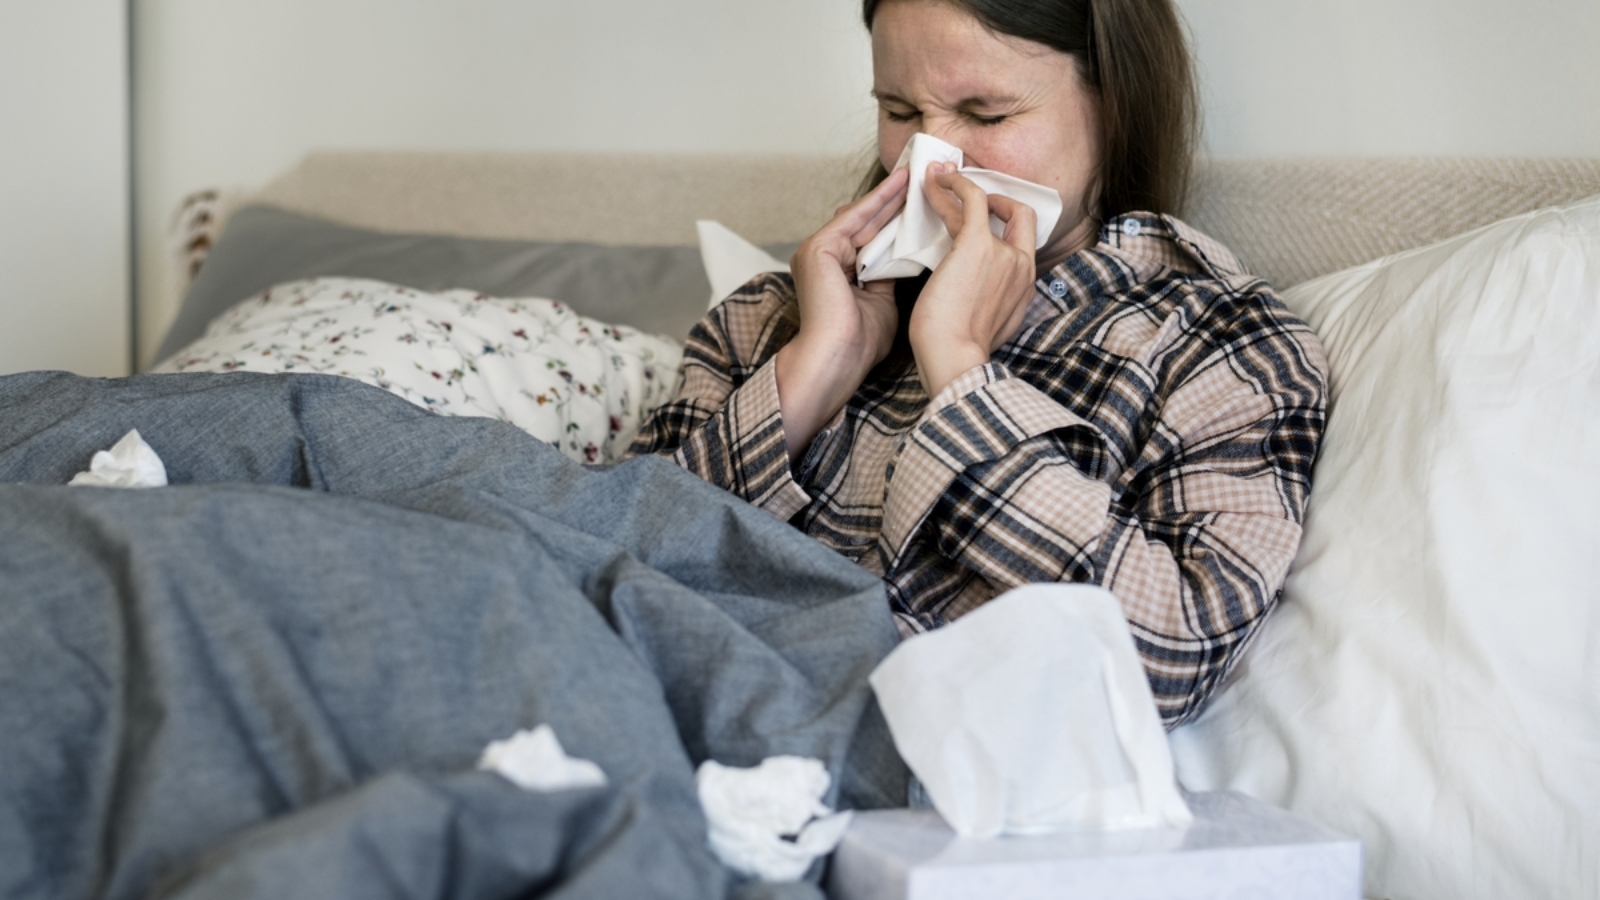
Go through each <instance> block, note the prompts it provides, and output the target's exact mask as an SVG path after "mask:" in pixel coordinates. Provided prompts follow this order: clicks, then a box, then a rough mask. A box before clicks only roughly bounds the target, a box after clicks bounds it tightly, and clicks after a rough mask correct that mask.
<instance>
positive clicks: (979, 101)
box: [869, 89, 1021, 112]
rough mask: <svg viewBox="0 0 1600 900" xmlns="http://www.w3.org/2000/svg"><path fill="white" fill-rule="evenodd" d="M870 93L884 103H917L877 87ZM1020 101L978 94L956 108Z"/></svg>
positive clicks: (963, 109) (968, 109) (990, 106)
mask: <svg viewBox="0 0 1600 900" xmlns="http://www.w3.org/2000/svg"><path fill="white" fill-rule="evenodd" d="M869 93H870V94H871V95H872V98H873V99H874V100H877V101H878V102H880V103H883V102H889V103H899V104H901V105H902V106H914V105H915V104H913V103H911V102H910V101H909V100H906V99H905V98H904V97H901V96H900V95H898V94H891V93H888V92H880V91H878V90H876V89H873V90H872V91H869ZM1019 102H1021V101H1020V100H1018V99H1017V98H1016V97H1006V96H987V95H984V94H977V95H975V96H972V97H965V98H963V99H962V100H960V101H959V102H957V103H956V105H955V108H956V110H958V111H960V112H971V111H973V110H993V109H1003V108H1005V107H1009V106H1015V105H1017V104H1018V103H1019Z"/></svg>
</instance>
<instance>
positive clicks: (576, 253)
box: [156, 206, 792, 359]
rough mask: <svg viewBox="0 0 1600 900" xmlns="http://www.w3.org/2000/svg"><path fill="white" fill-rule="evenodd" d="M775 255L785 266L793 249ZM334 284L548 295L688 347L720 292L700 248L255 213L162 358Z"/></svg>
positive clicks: (207, 276) (214, 266) (198, 284)
mask: <svg viewBox="0 0 1600 900" xmlns="http://www.w3.org/2000/svg"><path fill="white" fill-rule="evenodd" d="M775 249H777V250H778V252H779V253H780V254H782V255H783V256H784V257H785V258H786V256H787V251H788V250H792V246H791V247H790V248H775ZM332 275H339V276H346V277H351V278H373V279H377V280H380V281H387V282H391V283H394V284H400V285H405V286H406V287H412V288H417V289H418V290H427V291H438V290H448V289H451V288H466V289H468V290H474V291H480V292H482V293H485V294H490V295H493V296H497V297H548V298H550V299H553V300H560V301H562V302H564V303H567V304H569V305H570V306H572V308H573V309H574V310H576V311H577V312H578V313H580V314H581V315H585V316H590V317H592V318H596V319H600V320H602V321H605V322H612V323H616V324H622V325H631V326H633V327H635V328H639V329H641V330H644V331H650V332H655V333H658V334H665V335H669V336H671V337H674V338H677V339H679V340H681V339H683V337H684V336H685V335H687V334H688V333H689V329H690V327H691V326H693V325H694V323H695V322H696V321H698V320H699V318H700V317H701V316H702V315H704V314H705V309H706V301H707V298H708V297H709V296H710V294H711V285H710V283H709V282H708V281H707V280H706V275H705V270H704V268H703V267H702V265H701V263H700V251H699V249H698V248H695V247H639V246H632V247H627V246H607V245H603V244H592V243H576V242H535V241H509V240H490V239H485V238H459V237H449V236H445V235H436V234H393V233H388V232H381V231H369V230H366V229H362V228H352V227H350V226H346V225H339V224H337V223H334V222H329V221H326V220H324V219H317V218H312V217H309V216H303V215H299V214H297V213H292V212H288V211H285V210H281V209H277V208H274V207H270V206H247V207H245V208H243V209H241V210H239V211H238V212H236V213H234V215H233V216H232V217H231V218H230V219H229V220H228V226H227V228H226V229H225V230H224V231H223V233H222V236H221V237H220V238H218V240H217V244H216V246H215V247H213V248H212V250H211V253H210V254H209V255H207V257H206V260H205V264H204V265H203V266H202V267H201V269H200V273H199V275H197V276H196V277H195V281H194V284H193V285H191V286H190V288H189V292H188V294H187V295H186V296H185V297H184V301H183V306H182V307H181V308H180V309H179V311H178V316H177V319H176V321H175V322H174V323H173V325H172V329H171V330H170V331H169V332H167V336H166V339H165V340H163V341H162V343H161V349H160V351H159V352H158V353H157V354H156V356H157V358H158V359H165V358H166V357H168V356H170V355H172V354H173V353H176V352H177V351H178V350H181V349H182V348H183V347H185V346H186V345H188V344H189V343H190V342H192V341H194V340H195V339H196V338H198V337H200V335H201V334H203V333H204V332H205V328H206V325H207V323H209V322H210V321H211V320H212V319H214V318H216V317H217V316H218V315H219V314H221V313H222V312H223V311H225V310H227V309H228V308H229V307H231V306H233V305H234V304H235V303H238V302H239V301H240V300H243V299H245V298H247V297H250V296H252V295H254V294H256V293H259V292H260V291H262V290H265V289H266V288H269V287H271V286H272V285H274V284H279V283H282V282H285V281H294V280H297V279H301V278H312V277H318V276H332Z"/></svg>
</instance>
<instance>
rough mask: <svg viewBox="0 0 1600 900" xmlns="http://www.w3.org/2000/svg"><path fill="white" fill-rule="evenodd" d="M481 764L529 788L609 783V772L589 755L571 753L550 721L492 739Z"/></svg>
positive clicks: (561, 789)
mask: <svg viewBox="0 0 1600 900" xmlns="http://www.w3.org/2000/svg"><path fill="white" fill-rule="evenodd" d="M478 768H480V769H484V770H487V771H491V772H498V773H500V774H501V775H503V776H505V778H506V779H507V780H508V781H510V782H511V783H512V784H515V785H516V786H517V787H520V788H522V789H523V790H525V791H565V790H571V789H573V788H589V787H605V786H606V773H605V772H602V771H601V770H600V767H599V766H597V765H595V764H594V763H592V762H590V761H588V760H587V759H577V758H576V757H571V756H568V755H567V753H566V751H565V750H563V749H561V741H559V740H557V739H556V733H555V732H554V731H553V730H551V728H550V726H549V725H540V726H539V727H537V728H532V729H528V728H524V729H522V730H521V731H518V732H517V733H516V734H513V735H512V736H511V737H509V738H507V739H505V740H503V741H491V742H490V743H489V746H488V747H485V748H484V750H483V756H482V757H481V758H480V759H479V760H478Z"/></svg>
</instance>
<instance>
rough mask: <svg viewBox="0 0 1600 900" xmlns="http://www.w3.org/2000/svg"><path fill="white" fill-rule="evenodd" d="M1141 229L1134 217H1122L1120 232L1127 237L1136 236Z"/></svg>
mask: <svg viewBox="0 0 1600 900" xmlns="http://www.w3.org/2000/svg"><path fill="white" fill-rule="evenodd" d="M1143 231H1144V228H1143V226H1141V225H1140V224H1139V223H1138V221H1137V220H1135V219H1124V220H1123V222H1122V233H1123V234H1125V235H1127V236H1128V237H1138V236H1139V234H1140V233H1141V232H1143Z"/></svg>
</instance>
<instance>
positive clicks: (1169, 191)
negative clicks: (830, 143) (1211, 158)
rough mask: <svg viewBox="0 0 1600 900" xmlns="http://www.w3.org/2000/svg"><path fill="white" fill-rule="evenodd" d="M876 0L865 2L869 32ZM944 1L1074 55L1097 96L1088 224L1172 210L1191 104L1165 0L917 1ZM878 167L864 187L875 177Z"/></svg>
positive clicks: (1185, 56) (1185, 164) (1183, 187)
mask: <svg viewBox="0 0 1600 900" xmlns="http://www.w3.org/2000/svg"><path fill="white" fill-rule="evenodd" d="M883 2H884V0H865V2H864V3H863V5H862V18H863V19H864V20H865V21H866V25H867V28H868V30H871V28H872V19H873V17H874V15H876V13H877V11H878V7H879V6H880V5H882V3H883ZM922 2H942V3H950V4H952V5H954V6H956V7H958V8H960V9H962V10H965V11H966V12H967V13H969V14H970V15H972V17H973V18H975V19H977V20H978V21H979V22H982V23H983V24H984V26H985V27H987V28H988V29H990V30H991V31H994V32H996V33H998V34H1005V35H1010V36H1011V37H1017V38H1022V39H1023V40H1027V41H1033V42H1034V43H1037V44H1043V45H1045V46H1046V47H1050V48H1051V49H1053V50H1057V51H1060V52H1062V53H1065V54H1067V55H1069V56H1072V57H1074V58H1075V59H1077V61H1078V71H1079V73H1080V74H1081V75H1082V76H1083V79H1084V82H1085V84H1087V86H1088V87H1089V89H1090V90H1092V91H1094V92H1095V94H1096V95H1097V96H1098V97H1099V99H1100V115H1101V120H1102V121H1101V129H1100V130H1101V146H1100V171H1099V173H1098V177H1097V178H1096V179H1095V183H1094V186H1093V188H1092V190H1091V196H1092V197H1093V198H1094V206H1095V208H1092V209H1090V210H1089V212H1090V213H1091V214H1093V215H1094V216H1095V218H1097V219H1099V220H1100V221H1105V220H1106V219H1107V218H1109V217H1111V216H1115V215H1119V214H1121V213H1126V212H1132V211H1134V210H1146V211H1149V212H1156V213H1177V212H1179V211H1181V209H1182V207H1183V201H1184V198H1185V195H1186V193H1187V192H1188V187H1189V170H1190V165H1191V162H1192V161H1193V157H1194V148H1195V145H1196V143H1197V140H1198V121H1199V119H1198V110H1199V100H1198V98H1197V96H1196V92H1195V82H1194V71H1193V64H1192V63H1191V61H1190V58H1189V48H1188V43H1187V42H1186V41H1185V39H1184V31H1183V26H1182V24H1181V23H1180V22H1179V19H1178V13H1177V10H1176V9H1175V8H1174V7H1173V5H1172V0H922ZM886 177H888V172H886V171H884V168H883V164H882V162H881V161H879V162H876V163H874V164H873V168H872V171H871V172H870V173H869V174H868V175H867V178H866V180H865V181H864V182H863V187H864V188H871V187H872V186H874V185H876V184H877V183H878V182H880V181H882V180H883V179H884V178H886Z"/></svg>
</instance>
